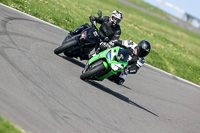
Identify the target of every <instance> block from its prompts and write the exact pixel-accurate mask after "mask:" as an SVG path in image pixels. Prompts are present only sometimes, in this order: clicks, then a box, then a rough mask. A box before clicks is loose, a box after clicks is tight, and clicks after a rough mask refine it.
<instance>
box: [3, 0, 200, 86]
mask: <svg viewBox="0 0 200 133" xmlns="http://www.w3.org/2000/svg"><path fill="white" fill-rule="evenodd" d="M129 1H132V2H134V3H136V4H137V5H140V6H143V7H145V8H146V9H148V10H149V11H151V12H155V13H158V14H160V15H161V16H164V17H167V16H168V15H169V14H166V13H164V12H163V11H161V10H159V9H157V8H156V7H153V6H150V5H149V4H147V3H144V2H143V1H141V0H129ZM0 2H1V3H4V4H6V5H8V6H10V7H13V8H16V9H18V10H21V11H23V12H26V13H28V14H30V15H33V16H36V17H38V18H40V19H42V20H45V21H47V22H50V23H52V24H54V25H58V26H59V27H61V28H63V29H66V30H74V29H75V28H77V27H79V26H80V25H81V24H82V23H89V19H88V17H89V16H90V15H97V12H98V10H99V9H100V10H102V12H103V16H106V15H108V16H109V15H110V14H111V12H112V11H113V10H116V9H118V10H120V11H122V13H123V16H124V19H123V20H122V22H121V23H120V25H121V29H122V36H121V39H124V40H127V39H131V40H133V41H134V42H136V43H138V42H139V41H140V40H142V39H145V40H148V41H149V42H150V43H151V44H152V51H151V53H150V54H149V55H148V56H147V57H146V62H147V63H148V64H151V65H152V66H155V67H157V68H160V69H163V70H164V71H166V72H169V73H171V74H174V75H176V76H179V77H182V78H184V79H186V80H189V81H192V82H194V83H196V84H199V85H200V43H199V42H200V35H199V34H195V33H193V32H191V31H188V30H185V29H183V28H181V27H178V26H177V25H174V24H171V23H169V22H167V21H164V20H163V19H161V18H158V17H155V16H152V15H150V14H147V13H144V12H141V11H139V10H137V9H135V8H132V7H130V6H128V5H125V4H123V3H120V2H119V1H118V0H0Z"/></svg>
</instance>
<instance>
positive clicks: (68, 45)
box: [54, 39, 78, 55]
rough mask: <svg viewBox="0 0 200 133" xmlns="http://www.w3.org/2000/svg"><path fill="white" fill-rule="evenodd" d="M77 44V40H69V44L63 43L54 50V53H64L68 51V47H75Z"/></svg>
mask: <svg viewBox="0 0 200 133" xmlns="http://www.w3.org/2000/svg"><path fill="white" fill-rule="evenodd" d="M77 44H78V40H76V39H74V40H71V41H69V42H66V43H64V44H63V45H61V46H60V47H58V48H56V49H55V50H54V53H55V54H57V55H58V54H60V53H62V52H64V51H65V50H67V49H69V48H70V47H74V46H76V45H77Z"/></svg>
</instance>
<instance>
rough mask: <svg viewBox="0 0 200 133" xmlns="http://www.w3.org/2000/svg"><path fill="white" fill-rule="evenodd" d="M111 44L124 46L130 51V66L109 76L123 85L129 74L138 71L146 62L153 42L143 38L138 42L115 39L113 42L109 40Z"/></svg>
mask: <svg viewBox="0 0 200 133" xmlns="http://www.w3.org/2000/svg"><path fill="white" fill-rule="evenodd" d="M109 45H111V46H112V47H114V46H120V47H124V48H126V49H127V50H128V53H129V59H128V66H127V67H126V68H125V69H124V71H123V72H119V73H117V74H115V75H113V76H111V77H109V78H108V79H109V80H111V81H114V82H115V83H117V84H119V85H122V84H123V83H124V82H125V79H126V75H127V74H136V73H137V71H138V70H139V69H140V67H142V65H143V64H144V62H145V56H147V55H148V54H149V52H150V50H151V44H150V43H149V42H148V41H146V40H142V41H140V42H139V43H138V44H136V43H135V42H133V41H131V40H122V41H121V40H113V41H112V42H109Z"/></svg>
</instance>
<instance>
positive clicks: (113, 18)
mask: <svg viewBox="0 0 200 133" xmlns="http://www.w3.org/2000/svg"><path fill="white" fill-rule="evenodd" d="M122 18H123V15H122V13H121V12H120V11H117V10H116V11H113V12H112V14H111V15H110V22H111V24H112V25H113V26H116V25H118V24H119V23H120V22H121V20H122Z"/></svg>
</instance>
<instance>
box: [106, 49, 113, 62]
mask: <svg viewBox="0 0 200 133" xmlns="http://www.w3.org/2000/svg"><path fill="white" fill-rule="evenodd" d="M106 58H107V59H108V60H109V61H112V58H111V50H110V51H109V52H108V53H107V55H106Z"/></svg>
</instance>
